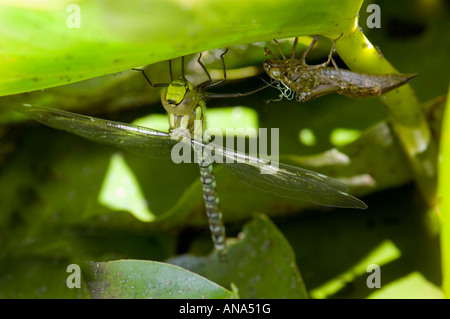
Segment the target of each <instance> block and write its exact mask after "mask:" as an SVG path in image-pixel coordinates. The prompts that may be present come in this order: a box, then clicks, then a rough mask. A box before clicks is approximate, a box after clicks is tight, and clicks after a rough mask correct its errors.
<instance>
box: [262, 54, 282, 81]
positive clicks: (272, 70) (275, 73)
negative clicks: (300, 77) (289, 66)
mask: <svg viewBox="0 0 450 319" xmlns="http://www.w3.org/2000/svg"><path fill="white" fill-rule="evenodd" d="M278 64H279V61H275V60H270V59H267V60H265V61H264V63H263V67H264V70H265V71H266V73H267V74H268V75H269V76H270V77H271V78H272V79H274V80H276V81H281V80H282V79H281V75H282V73H281V69H280V68H279V66H278Z"/></svg>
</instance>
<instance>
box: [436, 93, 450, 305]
mask: <svg viewBox="0 0 450 319" xmlns="http://www.w3.org/2000/svg"><path fill="white" fill-rule="evenodd" d="M440 148H441V149H440V161H439V188H438V190H439V198H440V203H439V207H440V212H441V217H442V228H441V253H442V257H441V260H442V289H443V291H444V297H445V298H448V299H450V185H449V184H448V181H449V180H450V87H449V93H448V94H447V103H446V110H445V114H444V122H443V125H442V135H441V143H440Z"/></svg>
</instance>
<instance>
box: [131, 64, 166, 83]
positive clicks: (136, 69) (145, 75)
mask: <svg viewBox="0 0 450 319" xmlns="http://www.w3.org/2000/svg"><path fill="white" fill-rule="evenodd" d="M169 69H170V82H172V81H173V78H172V63H171V61H170V60H169ZM132 70H133V71H139V72H141V73H142V75H143V76H144V78H145V79H146V80H147V82H148V84H150V86H151V87H154V88H155V87H168V86H169V83H152V82H151V81H150V79H149V78H148V76H147V74H145V71H144V69H138V68H133V69H132Z"/></svg>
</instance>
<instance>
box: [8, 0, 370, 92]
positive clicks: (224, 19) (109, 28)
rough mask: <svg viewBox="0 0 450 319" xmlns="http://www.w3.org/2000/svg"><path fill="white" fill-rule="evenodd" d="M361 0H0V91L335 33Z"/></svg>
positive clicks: (349, 23) (350, 22)
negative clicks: (277, 40) (235, 47)
mask: <svg viewBox="0 0 450 319" xmlns="http://www.w3.org/2000/svg"><path fill="white" fill-rule="evenodd" d="M361 3H362V0H358V1H355V0H345V1H339V3H338V2H336V1H332V0H321V1H316V0H300V1H299V0H282V1H277V2H273V1H268V0H266V1H262V2H261V1H239V0H226V1H223V0H193V1H175V0H170V1H167V0H154V1H143V2H142V1H141V2H138V3H133V4H132V5H130V3H127V2H123V1H120V0H112V1H111V0H101V1H80V0H78V1H74V0H64V1H61V0H51V1H45V2H42V1H40V2H34V1H28V2H16V1H10V0H2V1H1V2H0V21H2V24H1V26H0V38H1V39H2V46H1V47H0V55H1V56H3V59H1V60H0V70H1V71H0V95H8V94H13V93H20V92H26V91H32V90H37V89H42V88H48V87H53V86H58V85H63V84H67V83H72V82H76V81H81V80H85V79H88V78H92V77H97V76H100V75H104V74H111V73H114V72H119V71H123V70H127V69H131V68H133V67H137V66H141V65H146V64H152V63H155V62H159V61H164V60H168V59H172V58H175V57H179V56H182V55H188V54H192V53H196V52H201V51H205V50H211V49H216V48H221V47H226V46H230V45H234V44H246V43H251V42H256V41H266V40H271V39H273V38H286V37H292V36H299V35H311V34H325V35H332V36H337V35H339V34H340V33H341V32H344V31H348V30H352V29H354V28H355V17H356V15H357V13H358V11H359V8H360V6H361ZM230 8H233V10H232V11H230ZM24 21H26V23H24Z"/></svg>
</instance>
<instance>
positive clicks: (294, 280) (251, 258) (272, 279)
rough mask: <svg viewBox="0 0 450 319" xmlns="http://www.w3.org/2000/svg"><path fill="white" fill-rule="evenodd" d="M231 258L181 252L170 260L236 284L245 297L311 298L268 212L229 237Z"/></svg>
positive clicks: (212, 278)
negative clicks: (200, 255) (236, 234)
mask: <svg viewBox="0 0 450 319" xmlns="http://www.w3.org/2000/svg"><path fill="white" fill-rule="evenodd" d="M229 246H230V247H229V251H228V254H227V261H226V262H221V261H220V260H219V258H218V256H217V254H215V253H213V254H211V255H210V256H209V257H195V256H190V255H186V256H180V257H176V258H173V259H170V260H169V261H168V262H170V263H173V264H177V265H180V266H182V267H184V268H187V269H190V270H192V271H194V272H196V273H199V274H201V275H203V276H205V277H207V278H209V279H211V280H213V281H215V282H217V283H219V284H221V285H223V286H231V284H234V285H236V287H237V289H238V290H239V296H240V297H241V298H307V296H308V294H307V292H306V288H305V286H304V283H303V279H302V277H301V275H300V272H299V270H298V268H297V265H296V262H295V255H294V252H293V251H292V248H291V246H290V245H289V243H288V242H287V240H286V238H284V236H283V234H282V233H281V232H280V231H279V230H278V229H277V227H276V226H275V225H274V224H273V223H272V222H271V221H270V220H269V219H268V218H267V217H266V216H264V215H259V216H257V217H255V218H254V219H253V220H252V221H251V222H249V223H248V224H247V225H246V226H245V227H244V229H243V232H242V234H240V235H239V236H238V239H237V240H236V239H232V240H229Z"/></svg>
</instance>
